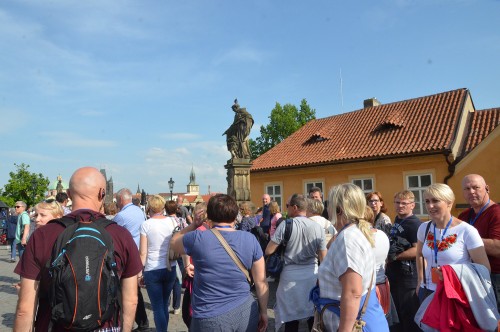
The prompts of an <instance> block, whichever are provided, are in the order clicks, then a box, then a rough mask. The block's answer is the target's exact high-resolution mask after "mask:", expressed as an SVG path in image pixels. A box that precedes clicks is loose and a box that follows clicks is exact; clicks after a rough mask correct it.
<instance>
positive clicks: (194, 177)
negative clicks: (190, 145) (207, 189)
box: [189, 166, 196, 185]
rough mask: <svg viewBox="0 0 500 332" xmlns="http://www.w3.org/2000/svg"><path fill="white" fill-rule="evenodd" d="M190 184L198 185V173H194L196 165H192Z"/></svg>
mask: <svg viewBox="0 0 500 332" xmlns="http://www.w3.org/2000/svg"><path fill="white" fill-rule="evenodd" d="M189 184H190V185H196V175H195V174H194V166H191V174H189Z"/></svg>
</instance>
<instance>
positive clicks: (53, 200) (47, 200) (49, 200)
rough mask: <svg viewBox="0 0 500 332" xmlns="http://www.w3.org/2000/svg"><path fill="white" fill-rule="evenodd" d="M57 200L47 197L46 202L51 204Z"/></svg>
mask: <svg viewBox="0 0 500 332" xmlns="http://www.w3.org/2000/svg"><path fill="white" fill-rule="evenodd" d="M55 201H56V200H55V199H53V198H49V199H46V200H45V201H44V202H45V203H49V204H50V203H54V202H55Z"/></svg>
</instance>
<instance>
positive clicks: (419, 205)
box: [403, 170, 436, 217]
mask: <svg viewBox="0 0 500 332" xmlns="http://www.w3.org/2000/svg"><path fill="white" fill-rule="evenodd" d="M403 175H404V181H405V187H406V189H407V190H409V191H411V192H413V194H414V195H415V193H418V194H417V195H415V208H414V209H413V213H414V214H415V215H416V216H418V217H424V216H426V215H427V212H426V210H425V201H424V197H423V193H424V190H425V189H426V188H427V186H422V185H421V182H422V178H421V177H423V176H430V178H431V183H430V184H433V183H434V179H435V178H436V175H435V174H434V171H433V170H420V171H410V172H404V173H403ZM412 176H418V186H417V187H410V177H412Z"/></svg>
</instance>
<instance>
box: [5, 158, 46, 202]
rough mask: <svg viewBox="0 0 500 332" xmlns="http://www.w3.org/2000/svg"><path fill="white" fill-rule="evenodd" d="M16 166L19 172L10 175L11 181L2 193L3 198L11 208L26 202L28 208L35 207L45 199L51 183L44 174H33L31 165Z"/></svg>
mask: <svg viewBox="0 0 500 332" xmlns="http://www.w3.org/2000/svg"><path fill="white" fill-rule="evenodd" d="M14 166H15V167H16V168H17V170H16V171H15V172H10V173H9V176H10V179H9V182H8V183H7V184H6V185H5V187H4V190H3V192H2V193H1V194H2V197H4V198H5V201H6V202H5V203H7V204H9V205H10V206H12V205H11V204H13V203H15V202H17V201H24V202H25V203H26V204H27V205H28V206H33V205H34V204H35V203H37V202H39V201H40V200H42V199H43V198H44V196H45V192H46V191H47V190H48V187H49V183H50V181H49V179H48V178H47V177H44V176H43V174H42V173H38V174H36V173H31V172H30V171H29V167H30V166H29V165H26V164H24V163H22V164H20V165H18V164H14Z"/></svg>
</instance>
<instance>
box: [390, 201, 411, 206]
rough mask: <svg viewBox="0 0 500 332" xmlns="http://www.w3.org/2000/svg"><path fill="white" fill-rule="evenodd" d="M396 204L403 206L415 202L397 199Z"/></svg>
mask: <svg viewBox="0 0 500 332" xmlns="http://www.w3.org/2000/svg"><path fill="white" fill-rule="evenodd" d="M394 204H396V205H401V206H408V205H410V204H413V202H399V201H395V202H394Z"/></svg>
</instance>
